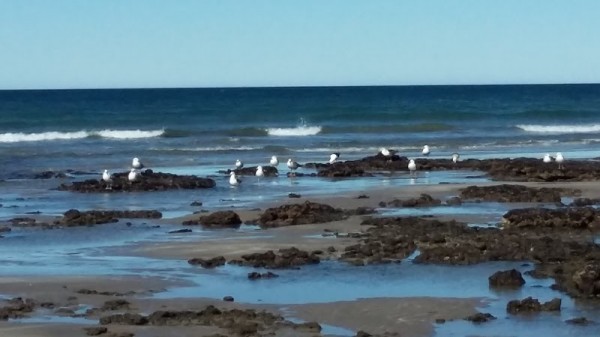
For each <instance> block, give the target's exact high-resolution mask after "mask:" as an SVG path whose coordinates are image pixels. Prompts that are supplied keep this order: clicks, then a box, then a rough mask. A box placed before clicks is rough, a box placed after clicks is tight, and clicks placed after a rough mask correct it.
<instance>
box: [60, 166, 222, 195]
mask: <svg viewBox="0 0 600 337" xmlns="http://www.w3.org/2000/svg"><path fill="white" fill-rule="evenodd" d="M128 175H129V172H122V173H115V174H113V182H112V184H111V186H107V184H106V183H105V182H104V181H102V180H96V179H89V180H85V181H79V182H73V183H72V184H70V185H69V184H62V185H60V186H59V188H58V189H59V190H63V191H72V192H82V193H112V192H132V191H164V190H170V189H199V188H213V187H215V186H216V183H215V181H214V180H212V179H209V178H200V177H196V176H179V175H175V174H169V173H160V172H153V171H152V170H145V171H142V172H141V174H140V179H139V180H138V181H135V182H133V183H132V182H130V181H129V179H128V178H127V176H128Z"/></svg>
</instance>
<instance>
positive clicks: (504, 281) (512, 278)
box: [488, 269, 525, 288]
mask: <svg viewBox="0 0 600 337" xmlns="http://www.w3.org/2000/svg"><path fill="white" fill-rule="evenodd" d="M488 280H489V283H490V287H507V288H518V287H520V286H522V285H524V284H525V279H524V278H523V276H522V275H521V272H520V271H518V270H516V269H511V270H503V271H498V272H495V273H494V274H493V275H492V276H490V277H489V278H488Z"/></svg>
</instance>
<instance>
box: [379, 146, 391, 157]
mask: <svg viewBox="0 0 600 337" xmlns="http://www.w3.org/2000/svg"><path fill="white" fill-rule="evenodd" d="M379 153H381V154H382V155H384V156H386V157H389V156H390V155H391V154H392V153H391V152H390V150H388V149H386V148H385V147H382V148H381V149H379Z"/></svg>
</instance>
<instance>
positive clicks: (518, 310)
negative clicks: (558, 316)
mask: <svg viewBox="0 0 600 337" xmlns="http://www.w3.org/2000/svg"><path fill="white" fill-rule="evenodd" d="M561 302H562V301H561V300H560V298H555V299H552V300H550V301H548V302H546V303H540V302H539V301H538V300H537V299H535V298H532V297H527V298H525V299H522V300H512V301H509V302H508V303H507V304H506V311H507V312H508V313H510V314H513V315H516V314H523V313H534V312H540V311H560V305H561Z"/></svg>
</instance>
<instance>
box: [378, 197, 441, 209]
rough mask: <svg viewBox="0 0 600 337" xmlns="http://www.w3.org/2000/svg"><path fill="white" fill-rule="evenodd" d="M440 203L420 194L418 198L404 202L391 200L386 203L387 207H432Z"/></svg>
mask: <svg viewBox="0 0 600 337" xmlns="http://www.w3.org/2000/svg"><path fill="white" fill-rule="evenodd" d="M441 204H442V201H441V200H439V199H435V198H433V197H432V196H430V195H429V194H421V196H419V197H418V198H411V199H406V200H398V199H395V200H392V201H390V202H387V203H386V206H387V207H433V206H439V205H441Z"/></svg>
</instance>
